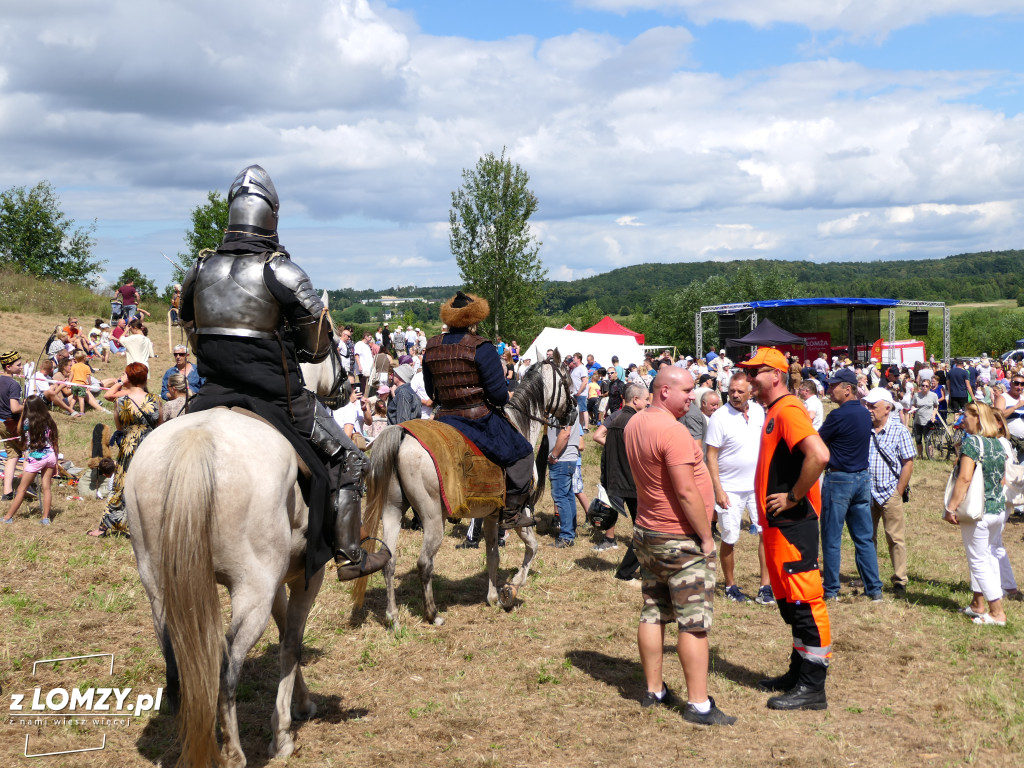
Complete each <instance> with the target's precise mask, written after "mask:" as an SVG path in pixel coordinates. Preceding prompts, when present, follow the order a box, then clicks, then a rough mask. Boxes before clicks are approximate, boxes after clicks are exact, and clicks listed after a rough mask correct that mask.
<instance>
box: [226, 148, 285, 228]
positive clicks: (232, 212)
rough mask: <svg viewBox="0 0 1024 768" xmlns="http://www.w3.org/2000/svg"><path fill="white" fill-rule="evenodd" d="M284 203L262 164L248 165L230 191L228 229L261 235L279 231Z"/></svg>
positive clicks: (232, 183)
mask: <svg viewBox="0 0 1024 768" xmlns="http://www.w3.org/2000/svg"><path fill="white" fill-rule="evenodd" d="M280 207H281V202H280V200H279V199H278V197H277V190H276V189H274V182H272V181H271V180H270V174H268V173H267V172H266V171H265V170H263V168H261V167H260V166H258V165H250V166H249V167H248V168H244V169H243V170H242V172H241V173H239V174H238V176H236V177H235V180H234V181H233V182H231V189H230V190H229V191H228V229H230V230H233V231H235V232H251V233H253V234H257V235H263V236H265V237H266V236H272V235H276V234H277V211H278V209H279V208H280Z"/></svg>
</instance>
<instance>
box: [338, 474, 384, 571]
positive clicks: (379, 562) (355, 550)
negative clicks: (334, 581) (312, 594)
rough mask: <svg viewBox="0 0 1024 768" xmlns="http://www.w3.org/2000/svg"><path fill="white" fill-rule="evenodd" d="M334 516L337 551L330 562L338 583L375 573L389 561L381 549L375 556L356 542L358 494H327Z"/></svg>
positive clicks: (350, 491) (349, 491) (352, 490)
mask: <svg viewBox="0 0 1024 768" xmlns="http://www.w3.org/2000/svg"><path fill="white" fill-rule="evenodd" d="M331 500H332V501H333V502H334V507H335V510H336V513H337V516H338V517H337V524H336V528H335V530H337V531H338V536H339V541H338V548H337V549H335V550H334V562H335V564H336V565H337V566H338V581H349V580H351V579H358V578H360V577H361V576H369V575H370V574H371V573H376V572H377V571H379V570H380V569H381V568H383V567H384V566H385V565H387V564H388V560H390V559H391V552H390V550H388V548H387V547H385V546H383V545H382V549H380V550H379V551H377V552H367V551H366V550H365V549H363V547H362V543H363V541H365V539H362V540H361V539H360V534H361V529H360V520H359V518H360V504H359V491H358V490H357V489H355V488H342V489H341V490H338V491H335V492H334V493H332V494H331Z"/></svg>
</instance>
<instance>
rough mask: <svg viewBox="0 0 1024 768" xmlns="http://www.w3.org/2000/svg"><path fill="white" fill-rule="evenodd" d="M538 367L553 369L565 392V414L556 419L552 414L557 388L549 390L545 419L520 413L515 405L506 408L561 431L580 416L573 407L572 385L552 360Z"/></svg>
mask: <svg viewBox="0 0 1024 768" xmlns="http://www.w3.org/2000/svg"><path fill="white" fill-rule="evenodd" d="M540 365H550V366H551V367H552V368H553V369H554V371H555V375H556V376H557V378H558V380H559V381H560V382H561V384H562V388H563V389H564V390H565V413H563V414H562V416H560V417H556V416H555V415H554V413H553V411H554V409H555V403H556V402H557V398H558V388H557V387H553V388H552V389H551V400H550V401H548V402H546V403H545V404H544V412H545V413H546V414H548V416H547V418H546V419H543V418H540V417H538V416H534V415H533V414H532V413H529V412H528V411H522V410H520V409H519V408H517V407H516V406H515V405H512V404H511V403H509V406H508V407H511V408H515V409H516V410H517V411H519V412H520V413H522V414H523V415H524V416H526V418H527V419H529V420H530V421H536V422H537V423H539V424H545V425H547V426H548V427H551V428H552V429H562V428H564V427H571V426H572V425H573V424H575V423H576V420H577V419H578V418H579V415H580V414H579V409H578V408H576V406H575V402H576V398H575V397H574V396H573V393H572V384H571V383H570V381H569V374H568V373H567V372H566V371H565V370H564V369H563V368H562V366H561V365H559V364H558V363H556V362H555V361H554V360H544V361H542V362H541V363H540Z"/></svg>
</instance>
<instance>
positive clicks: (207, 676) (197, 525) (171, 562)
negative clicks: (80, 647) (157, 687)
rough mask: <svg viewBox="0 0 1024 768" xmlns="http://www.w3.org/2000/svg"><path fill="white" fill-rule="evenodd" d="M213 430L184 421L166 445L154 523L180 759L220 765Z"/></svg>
mask: <svg viewBox="0 0 1024 768" xmlns="http://www.w3.org/2000/svg"><path fill="white" fill-rule="evenodd" d="M214 453H215V445H214V440H213V436H212V435H211V434H210V433H209V432H208V431H207V430H204V429H189V430H187V431H185V432H183V433H181V434H180V435H179V436H178V440H177V442H176V443H175V444H174V446H173V447H172V448H171V449H170V451H169V454H170V455H169V456H168V457H167V458H168V462H167V470H168V471H167V477H168V485H167V490H166V493H165V495H164V500H163V507H164V508H163V510H162V515H161V518H162V519H163V525H162V526H161V530H160V548H161V551H162V553H163V556H162V558H161V573H160V576H161V581H162V582H163V590H164V612H165V615H166V626H167V634H168V637H169V639H170V642H171V647H172V648H173V650H174V657H175V660H176V661H177V664H178V670H179V673H180V675H181V706H180V709H179V711H178V738H179V739H180V740H181V757H180V758H179V759H178V765H179V766H182V765H188V766H193V765H197V766H198V765H202V766H208V765H210V764H211V763H212V764H213V765H220V764H221V763H222V759H221V754H220V751H219V750H218V748H217V734H216V725H217V697H218V694H219V692H220V671H221V664H222V662H223V660H224V658H225V656H226V652H227V647H226V642H225V639H224V629H223V624H222V619H221V610H220V598H219V596H218V594H217V581H216V576H215V574H214V571H213V555H212V552H211V548H210V541H211V538H212V536H213V529H214V520H213V511H214V493H215V485H216V483H215V478H214V467H213V460H214Z"/></svg>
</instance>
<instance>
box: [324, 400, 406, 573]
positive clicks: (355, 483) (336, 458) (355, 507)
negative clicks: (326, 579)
mask: <svg viewBox="0 0 1024 768" xmlns="http://www.w3.org/2000/svg"><path fill="white" fill-rule="evenodd" d="M310 442H312V443H313V445H314V446H316V448H317V449H318V450H319V451H320V453H321V454H322V455H323V456H325V457H326V458H327V461H328V467H327V472H328V475H329V477H330V482H331V497H330V503H331V509H332V511H333V513H334V525H333V526H332V530H333V531H334V539H335V549H334V562H335V564H336V565H337V566H338V580H339V581H348V580H349V579H358V578H359V577H360V576H368V575H370V574H371V573H375V572H376V571H379V570H380V569H381V568H383V567H384V566H385V565H386V564H387V562H388V560H389V559H390V558H391V552H390V551H389V550H388V548H387V547H383V548H382V549H381V550H380V551H378V552H373V553H370V552H367V551H366V550H365V549H363V547H362V544H363V541H364V539H363V537H362V535H361V527H360V524H361V522H362V521H361V519H360V518H361V515H360V506H361V505H360V503H359V500H360V498H361V496H362V493H361V488H362V481H363V474H364V473H365V471H366V456H365V455H364V454H363V452H362V451H360V450H359V449H358V448H357V447H356V445H355V443H353V442H352V440H351V439H350V438H349V436H348V435H346V434H345V432H344V430H342V428H341V427H340V426H339V425H338V422H336V421H335V420H334V417H333V414H331V412H330V411H329V410H328V409H326V408H323V406H322V404H321V403H320V402H319V401H315V403H314V411H313V429H312V433H311V435H310Z"/></svg>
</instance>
